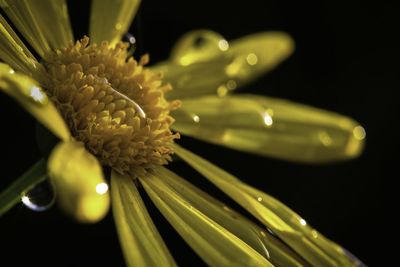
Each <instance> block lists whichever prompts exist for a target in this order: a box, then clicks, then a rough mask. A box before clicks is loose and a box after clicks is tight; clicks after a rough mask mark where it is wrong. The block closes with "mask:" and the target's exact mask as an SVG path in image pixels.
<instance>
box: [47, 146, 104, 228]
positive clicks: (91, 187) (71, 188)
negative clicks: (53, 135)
mask: <svg viewBox="0 0 400 267" xmlns="http://www.w3.org/2000/svg"><path fill="white" fill-rule="evenodd" d="M47 166H48V171H49V176H50V178H51V179H52V180H53V182H54V185H55V187H56V189H57V194H58V196H57V197H58V202H59V204H60V206H61V208H63V209H64V211H66V212H67V213H68V214H69V215H71V216H73V217H74V218H75V219H77V220H78V221H81V222H88V223H91V222H97V221H99V220H100V219H102V218H103V217H104V216H105V215H106V214H107V212H108V209H109V206H110V197H109V193H108V185H107V184H106V182H105V180H104V177H103V172H102V169H101V166H100V164H99V162H98V161H97V159H96V158H95V157H94V156H93V155H92V154H90V153H89V152H88V151H86V150H85V148H84V146H83V144H81V143H78V142H73V141H71V142H61V143H59V144H58V145H57V146H56V147H55V148H54V149H53V151H52V153H51V155H50V157H49V161H48V165H47Z"/></svg>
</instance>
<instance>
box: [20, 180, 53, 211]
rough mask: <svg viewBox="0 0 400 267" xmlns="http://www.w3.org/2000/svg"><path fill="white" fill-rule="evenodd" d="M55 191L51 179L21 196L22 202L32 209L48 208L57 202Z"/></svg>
mask: <svg viewBox="0 0 400 267" xmlns="http://www.w3.org/2000/svg"><path fill="white" fill-rule="evenodd" d="M55 196H56V195H55V191H54V187H53V185H52V184H51V182H50V181H48V180H46V181H44V182H41V183H39V184H38V185H36V186H35V187H34V188H33V189H31V190H29V191H28V192H26V193H25V194H23V196H22V197H21V201H22V203H23V204H24V205H25V206H26V207H28V208H29V209H31V210H34V211H45V210H48V209H49V208H50V207H51V206H52V205H53V204H54V202H55V199H56V197H55Z"/></svg>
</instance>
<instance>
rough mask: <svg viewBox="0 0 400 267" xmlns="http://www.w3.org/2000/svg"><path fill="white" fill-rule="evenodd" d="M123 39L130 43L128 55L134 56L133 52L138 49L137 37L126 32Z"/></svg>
mask: <svg viewBox="0 0 400 267" xmlns="http://www.w3.org/2000/svg"><path fill="white" fill-rule="evenodd" d="M122 41H123V42H126V43H128V44H129V50H128V55H129V56H132V55H133V53H135V51H136V45H137V44H136V38H135V36H133V34H131V33H129V32H128V33H125V34H124V36H123V37H122Z"/></svg>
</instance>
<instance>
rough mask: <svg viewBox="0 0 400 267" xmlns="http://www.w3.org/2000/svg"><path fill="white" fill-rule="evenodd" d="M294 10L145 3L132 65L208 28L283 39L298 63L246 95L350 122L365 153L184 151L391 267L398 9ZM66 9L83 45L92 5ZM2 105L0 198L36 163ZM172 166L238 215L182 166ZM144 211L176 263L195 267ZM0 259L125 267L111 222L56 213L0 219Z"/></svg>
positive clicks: (168, 231) (275, 5)
mask: <svg viewBox="0 0 400 267" xmlns="http://www.w3.org/2000/svg"><path fill="white" fill-rule="evenodd" d="M82 2H83V1H82ZM298 2H299V1H293V2H289V1H268V0H265V1H261V0H260V1H257V0H248V1H244V2H243V1H211V0H203V1H178V2H177V1H151V0H147V1H144V3H143V4H142V6H141V9H140V12H139V13H140V14H139V16H138V17H137V19H136V20H135V23H134V26H132V29H131V30H132V32H134V33H135V35H136V37H137V39H138V41H139V43H138V50H137V54H140V53H150V55H151V62H152V63H154V62H157V61H160V60H164V59H166V58H167V56H168V53H169V50H170V49H171V47H172V45H173V43H174V41H175V40H176V39H177V38H178V37H179V36H181V35H182V34H183V33H185V32H187V31H188V30H191V29H196V28H209V29H213V30H215V31H217V32H219V33H221V34H222V35H223V36H225V37H226V39H228V40H231V39H235V38H237V37H240V36H243V35H246V34H250V33H253V32H257V31H265V30H281V31H286V32H288V33H289V34H290V35H291V36H292V37H293V38H294V40H295V42H296V51H295V53H294V55H292V57H291V58H290V59H288V60H287V61H285V62H284V63H283V64H282V65H281V66H279V67H278V68H277V69H276V70H274V71H273V72H271V73H269V74H267V75H265V76H264V77H263V78H261V79H260V80H258V81H257V82H255V83H253V84H252V85H251V86H248V87H246V88H244V89H243V90H241V92H246V93H258V94H264V95H269V96H275V97H280V98H287V99H290V100H293V101H297V102H302V103H305V104H310V105H313V106H317V107H320V108H325V109H329V110H333V111H336V112H339V113H342V114H346V115H348V116H351V117H353V118H355V119H356V120H358V121H359V122H360V123H361V124H362V125H363V126H364V127H365V129H366V131H367V143H366V147H365V152H364V154H363V155H362V156H361V157H360V158H358V159H356V160H353V161H350V162H344V163H338V164H330V165H323V166H308V165H300V164H294V163H288V162H283V161H279V160H274V159H270V158H262V157H258V156H253V155H249V154H245V153H241V152H236V151H232V150H228V149H224V148H221V147H217V146H213V145H208V144H205V143H202V142H199V141H195V140H193V139H190V138H183V140H182V141H181V143H183V144H184V145H185V146H186V147H189V148H191V149H192V150H194V151H196V152H197V153H199V154H200V155H203V156H205V157H207V158H208V159H210V160H211V161H213V162H215V163H217V164H218V165H220V166H222V167H224V168H225V169H226V170H228V171H230V172H232V173H233V174H235V175H237V176H238V177H240V178H241V179H243V180H245V181H246V182H247V183H249V184H251V185H254V186H256V187H258V188H260V189H262V190H264V191H265V192H267V193H269V194H271V195H273V196H275V197H277V198H278V199H280V200H281V201H283V202H284V203H286V204H287V205H288V206H289V207H291V208H292V209H294V210H295V211H297V212H298V213H299V214H301V215H302V216H303V217H304V218H305V219H306V220H307V221H308V222H309V223H310V224H311V225H313V226H314V227H315V228H317V229H318V230H319V231H320V232H322V233H323V234H324V235H326V236H327V237H329V238H331V239H333V240H335V241H337V242H338V243H339V244H341V245H343V246H344V247H346V248H347V249H348V250H350V251H351V252H353V253H354V254H355V255H357V256H358V257H359V258H360V259H361V260H363V261H364V262H365V263H366V264H367V265H370V266H383V264H382V261H384V260H385V259H386V260H388V258H389V256H388V252H387V251H386V250H387V249H388V245H387V244H386V243H384V238H385V237H386V238H387V237H389V238H390V236H391V234H390V233H391V232H390V230H389V228H388V225H387V223H388V220H387V218H386V216H387V215H386V213H385V212H384V211H383V210H384V206H385V203H389V199H388V198H389V197H390V196H391V195H390V194H388V192H387V191H386V190H387V188H389V182H390V177H396V174H392V175H391V176H390V175H389V171H388V167H389V166H391V165H395V160H396V159H395V157H393V155H394V153H393V152H394V145H395V144H396V137H395V135H396V132H395V129H396V122H397V121H398V119H397V117H396V113H395V112H396V109H395V104H394V103H395V101H396V98H395V97H394V86H395V82H396V81H395V75H394V72H395V69H394V65H395V61H394V52H395V45H394V42H393V41H394V38H392V36H394V34H395V33H394V32H393V31H392V29H390V28H389V27H390V26H393V25H395V24H394V16H393V14H391V12H392V11H393V9H392V8H391V7H390V6H389V5H387V4H385V3H380V4H374V5H372V4H368V3H366V2H364V1H349V2H344V3H340V2H337V1H315V2H306V3H304V2H303V1H302V3H298ZM69 5H70V16H71V18H72V23H73V27H74V29H75V35H76V37H80V36H82V35H83V34H86V33H87V23H88V15H87V14H88V8H89V4H87V3H85V4H83V3H78V1H70V3H69ZM393 13H394V12H393ZM397 70H398V69H397ZM0 101H1V113H0V114H1V116H2V120H3V123H2V124H1V132H2V137H3V143H2V150H1V155H2V158H1V167H2V174H1V177H0V186H1V187H0V188H4V186H5V185H6V184H7V183H8V182H9V181H11V180H12V179H13V178H16V177H18V176H19V175H20V174H22V173H23V172H24V170H26V169H27V168H28V167H29V166H30V165H31V164H33V163H34V162H35V161H36V160H37V159H38V158H39V157H40V153H39V152H38V149H37V148H36V144H35V135H34V129H35V123H34V121H33V120H32V119H31V118H30V117H29V116H28V115H27V114H25V113H24V112H23V111H21V110H20V109H19V107H18V106H17V105H16V104H15V103H14V102H13V101H10V100H9V98H7V97H5V96H1V98H0ZM171 167H172V168H173V169H175V170H177V171H179V173H181V174H182V175H183V176H186V177H188V178H189V179H190V180H191V181H193V182H194V183H195V184H197V185H198V186H200V187H202V188H205V189H206V190H207V191H208V192H211V193H212V194H213V195H216V196H218V197H219V198H221V199H223V200H224V201H226V202H228V203H229V204H230V205H233V206H234V207H237V206H235V205H234V204H233V203H232V202H230V201H229V200H228V199H227V198H225V197H224V196H223V194H222V193H220V192H219V191H218V190H217V189H215V188H213V187H212V186H210V185H208V184H206V183H205V182H204V183H203V182H202V178H200V177H199V176H195V175H194V174H193V171H192V170H190V169H189V168H188V167H186V166H184V164H182V163H174V164H172V166H171ZM203 180H204V179H203ZM147 202H148V201H147ZM148 204H149V207H150V210H151V212H152V216H153V218H154V220H155V222H156V224H157V226H158V227H159V229H160V232H161V234H162V235H163V237H164V238H165V240H166V242H167V245H168V246H169V248H170V250H171V253H172V254H173V255H174V257H175V259H176V260H177V262H178V264H179V265H181V266H188V265H192V266H197V265H200V266H202V262H201V260H200V259H199V258H198V257H197V256H196V255H195V254H194V253H193V252H192V251H191V250H190V248H188V247H187V246H186V245H185V243H184V242H183V241H182V239H181V238H180V237H178V235H177V234H176V233H175V232H174V230H173V229H172V228H171V227H170V226H169V225H168V222H166V221H165V220H164V219H163V218H162V216H161V215H160V214H159V213H158V212H157V211H156V210H155V209H154V207H152V206H151V204H150V203H148ZM385 210H386V207H385ZM0 249H1V259H0V260H1V263H0V265H1V266H23V265H29V266H86V265H89V266H95V265H99V266H123V265H124V262H123V258H122V254H121V249H120V246H119V243H118V240H117V235H116V232H115V227H114V225H113V220H112V216H111V214H109V216H107V217H106V219H105V220H103V221H102V222H100V223H98V224H96V225H80V224H77V223H75V222H73V221H71V220H70V219H68V218H66V217H65V216H64V215H63V214H62V213H60V211H59V210H58V209H57V208H56V207H54V208H52V209H50V210H49V211H47V212H44V213H35V212H32V211H30V210H28V209H26V208H24V207H23V206H22V205H18V206H17V207H15V208H13V209H12V210H11V211H10V212H9V213H8V214H7V215H5V216H4V217H2V218H1V219H0ZM13 253H17V254H16V255H17V257H16V256H14V254H13ZM4 262H9V263H8V264H3V263H4Z"/></svg>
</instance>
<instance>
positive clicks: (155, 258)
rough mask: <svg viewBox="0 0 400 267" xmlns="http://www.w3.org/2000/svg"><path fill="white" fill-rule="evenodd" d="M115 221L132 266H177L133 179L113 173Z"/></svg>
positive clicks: (127, 258)
mask: <svg viewBox="0 0 400 267" xmlns="http://www.w3.org/2000/svg"><path fill="white" fill-rule="evenodd" d="M111 195H112V207H113V213H114V220H115V222H116V227H117V231H118V234H119V240H120V242H121V245H122V249H123V252H124V256H125V261H126V262H127V264H128V266H176V263H175V261H174V259H173V258H172V256H171V254H170V253H169V251H168V248H167V247H166V245H165V243H164V241H163V240H162V238H161V236H160V234H159V233H158V231H157V229H156V227H155V226H154V224H153V222H152V220H151V218H150V216H149V214H148V212H147V210H146V207H145V206H144V203H143V201H142V199H141V197H140V195H139V191H138V190H137V188H136V185H135V184H134V183H133V181H132V179H131V178H130V177H128V176H122V175H120V174H117V173H116V172H112V174H111Z"/></svg>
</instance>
